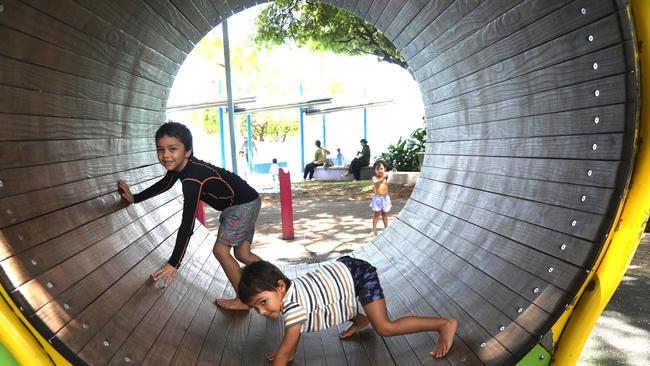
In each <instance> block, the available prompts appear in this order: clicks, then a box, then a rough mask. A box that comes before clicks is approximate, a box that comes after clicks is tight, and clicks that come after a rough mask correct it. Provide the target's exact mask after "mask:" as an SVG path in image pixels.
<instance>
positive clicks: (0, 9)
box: [0, 5, 5, 13]
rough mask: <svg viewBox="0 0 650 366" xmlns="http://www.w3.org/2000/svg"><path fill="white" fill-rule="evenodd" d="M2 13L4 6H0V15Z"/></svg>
mask: <svg viewBox="0 0 650 366" xmlns="http://www.w3.org/2000/svg"><path fill="white" fill-rule="evenodd" d="M3 11H5V6H4V5H0V13H2V12H3Z"/></svg>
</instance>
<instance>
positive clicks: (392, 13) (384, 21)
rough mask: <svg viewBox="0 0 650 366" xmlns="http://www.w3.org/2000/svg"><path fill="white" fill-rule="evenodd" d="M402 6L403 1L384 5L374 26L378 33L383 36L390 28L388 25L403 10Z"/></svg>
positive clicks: (396, 0)
mask: <svg viewBox="0 0 650 366" xmlns="http://www.w3.org/2000/svg"><path fill="white" fill-rule="evenodd" d="M406 3H408V2H406ZM404 5H405V1H403V0H389V2H388V4H387V5H386V8H385V9H384V10H383V11H382V12H381V15H379V18H378V19H377V21H376V23H375V24H374V26H375V28H377V29H378V30H379V31H380V32H382V33H384V35H385V32H386V30H387V29H388V27H389V26H390V24H391V23H392V22H393V21H395V19H397V18H398V14H400V13H401V11H402V9H403V8H404ZM420 6H421V4H420Z"/></svg>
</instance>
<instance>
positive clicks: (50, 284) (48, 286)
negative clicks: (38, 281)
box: [45, 282, 54, 288]
mask: <svg viewBox="0 0 650 366" xmlns="http://www.w3.org/2000/svg"><path fill="white" fill-rule="evenodd" d="M45 286H47V288H52V287H54V285H53V284H52V282H48V283H47V284H46V285H45Z"/></svg>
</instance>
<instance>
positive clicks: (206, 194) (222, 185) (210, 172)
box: [133, 157, 259, 268]
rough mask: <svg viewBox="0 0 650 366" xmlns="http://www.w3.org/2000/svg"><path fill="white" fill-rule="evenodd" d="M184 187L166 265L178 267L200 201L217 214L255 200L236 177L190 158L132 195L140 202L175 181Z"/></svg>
mask: <svg viewBox="0 0 650 366" xmlns="http://www.w3.org/2000/svg"><path fill="white" fill-rule="evenodd" d="M178 179H180V180H181V182H182V184H183V199H184V202H183V218H182V220H181V226H180V228H179V229H178V234H177V235H176V245H175V246H174V251H173V253H172V256H171V258H170V259H169V261H168V263H169V264H170V265H172V266H173V267H174V268H178V267H179V266H180V264H181V261H182V260H183V256H184V255H185V250H186V249H187V245H188V244H189V242H190V237H191V236H192V232H193V231H194V219H195V218H196V210H197V208H198V205H199V200H201V201H203V202H205V203H207V204H208V205H210V206H211V207H212V208H214V209H215V210H218V211H223V210H224V209H225V208H227V207H230V206H234V205H241V204H243V203H248V202H251V201H254V200H256V199H257V198H258V197H259V194H258V193H257V191H256V190H255V189H254V188H253V187H251V186H250V185H248V183H246V181H245V180H243V179H242V178H240V177H239V176H238V175H236V174H234V173H232V172H229V171H227V170H225V169H223V168H219V167H216V166H214V165H212V164H210V163H206V162H205V161H201V160H199V159H197V158H195V157H191V158H190V159H189V161H188V162H187V165H186V166H185V168H184V169H183V170H182V171H181V172H176V171H168V172H167V174H165V176H164V177H163V178H162V179H161V180H159V181H158V182H156V183H154V184H153V185H152V186H151V187H149V188H147V189H145V190H144V191H142V192H140V193H138V194H135V195H133V198H134V201H135V202H136V203H137V202H142V201H144V200H146V199H149V198H151V197H153V196H156V195H158V194H161V193H163V192H165V191H167V190H169V189H170V188H171V187H172V186H173V185H174V183H175V182H176V180H178Z"/></svg>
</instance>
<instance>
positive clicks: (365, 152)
mask: <svg viewBox="0 0 650 366" xmlns="http://www.w3.org/2000/svg"><path fill="white" fill-rule="evenodd" d="M359 142H360V143H361V151H357V156H356V157H355V158H354V159H352V161H351V162H350V165H348V166H347V168H348V171H347V172H346V173H344V174H343V175H342V176H343V177H349V176H350V175H353V176H354V180H360V179H361V168H363V167H364V166H368V165H369V164H370V147H369V146H368V141H366V139H361V140H360V141H359Z"/></svg>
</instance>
